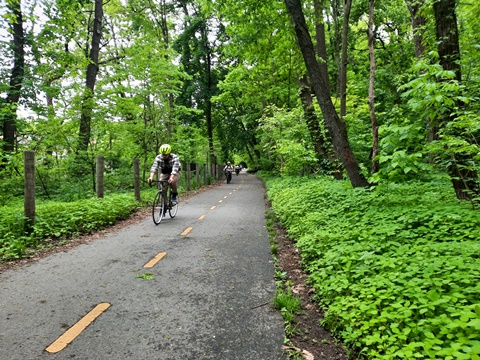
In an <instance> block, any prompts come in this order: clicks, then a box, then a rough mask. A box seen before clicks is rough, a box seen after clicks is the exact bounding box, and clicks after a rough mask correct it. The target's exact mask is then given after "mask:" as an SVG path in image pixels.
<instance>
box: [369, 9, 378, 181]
mask: <svg viewBox="0 0 480 360" xmlns="http://www.w3.org/2000/svg"><path fill="white" fill-rule="evenodd" d="M374 10H375V0H370V1H369V9H368V49H369V52H370V83H369V86H368V107H369V109H370V121H371V123H372V140H373V144H372V174H375V173H376V172H378V161H377V160H375V157H376V156H377V155H378V123H377V116H376V115H375V70H376V67H377V65H376V61H375V46H374V45H375V30H374V20H373V15H374Z"/></svg>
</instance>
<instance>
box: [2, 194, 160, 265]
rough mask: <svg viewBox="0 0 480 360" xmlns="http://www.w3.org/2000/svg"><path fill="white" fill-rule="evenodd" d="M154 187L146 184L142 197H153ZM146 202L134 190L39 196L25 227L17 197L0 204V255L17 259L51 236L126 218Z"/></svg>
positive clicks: (86, 230)
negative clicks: (68, 196)
mask: <svg viewBox="0 0 480 360" xmlns="http://www.w3.org/2000/svg"><path fill="white" fill-rule="evenodd" d="M155 191H156V189H155V188H146V189H144V190H143V191H142V193H141V198H142V199H145V200H146V201H148V199H153V196H154V194H155ZM144 205H145V203H143V202H138V201H136V200H135V198H134V195H133V193H118V194H108V195H106V196H105V197H104V198H97V197H94V196H91V197H89V198H86V199H81V200H75V201H65V200H64V201H62V200H60V199H55V200H45V199H43V200H39V201H38V202H37V204H36V219H35V226H34V227H33V231H32V232H31V233H29V234H27V233H25V231H24V216H23V212H24V209H23V201H21V199H18V200H17V201H16V202H14V201H11V202H10V203H9V204H8V205H5V206H2V207H0V219H1V220H0V259H1V260H3V261H5V260H12V259H19V258H22V257H24V256H26V255H28V252H29V251H33V250H34V249H36V248H39V247H45V246H49V243H50V241H51V240H58V239H63V240H65V241H68V239H71V238H73V237H74V236H78V235H83V234H89V233H91V232H93V231H97V230H100V229H103V228H105V227H107V226H109V225H112V224H114V223H115V222H117V221H118V220H121V219H124V218H126V217H127V216H128V215H130V214H131V213H132V212H134V211H135V210H136V209H138V208H139V207H141V206H144Z"/></svg>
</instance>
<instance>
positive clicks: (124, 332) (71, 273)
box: [0, 173, 286, 360]
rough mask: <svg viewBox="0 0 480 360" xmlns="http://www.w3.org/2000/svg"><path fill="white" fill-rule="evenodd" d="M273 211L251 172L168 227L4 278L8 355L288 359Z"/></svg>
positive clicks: (3, 332)
mask: <svg viewBox="0 0 480 360" xmlns="http://www.w3.org/2000/svg"><path fill="white" fill-rule="evenodd" d="M180 200H181V199H180ZM264 212H265V207H264V200H263V190H262V186H261V183H260V181H259V180H258V179H257V178H256V177H255V176H253V175H249V174H244V173H242V174H240V175H239V176H235V175H234V176H233V180H232V183H231V184H228V185H227V184H222V185H221V186H219V187H216V188H213V189H211V190H208V191H206V192H203V193H201V194H199V195H196V196H194V197H192V198H191V199H189V200H187V201H183V202H182V201H180V205H179V210H178V214H177V217H176V218H174V219H170V218H166V219H165V220H163V221H162V222H161V224H160V225H158V226H155V225H154V224H153V222H152V219H151V217H148V218H146V219H145V220H144V221H142V222H140V223H139V224H136V225H131V226H128V227H126V228H123V229H121V230H119V231H117V232H115V233H111V234H109V235H108V236H107V237H105V238H103V239H99V240H95V241H92V242H90V243H88V244H84V245H80V246H78V247H76V248H74V249H72V250H70V251H68V252H67V253H60V254H55V255H52V256H49V257H47V258H44V259H42V260H40V261H38V262H36V263H33V264H31V265H28V266H24V267H22V268H20V269H17V270H9V271H6V272H4V273H2V274H0V360H17V359H18V360H27V359H32V360H37V359H55V360H58V359H75V360H84V359H85V360H97V359H98V360H107V359H115V360H124V359H135V360H137V359H145V360H148V359H152V360H153V359H155V360H163V359H169V360H170V359H171V360H175V359H182V360H185V359H192V360H196V359H215V360H236V359H238V360H250V359H251V360H269V359H285V358H286V357H283V356H282V353H281V349H280V348H281V346H282V343H283V338H284V330H283V320H282V318H281V315H280V314H279V313H278V312H277V311H274V310H273V309H272V298H273V296H274V293H275V284H274V278H273V275H274V274H273V264H272V258H271V254H270V245H269V242H268V233H267V231H266V229H265V217H264ZM185 230H189V232H188V233H186V231H185ZM182 233H183V235H182ZM161 253H165V254H161ZM159 254H160V255H159ZM157 255H159V257H160V256H161V255H164V257H163V258H161V259H160V260H159V261H158V262H157V263H155V264H154V265H153V267H151V268H145V267H144V266H145V265H146V264H148V263H149V262H150V261H151V260H152V259H154V258H155V257H156V256H157ZM148 278H151V279H150V280H148ZM92 309H93V310H94V311H93V312H91V310H92ZM88 324H89V325H88ZM82 326H83V327H82ZM67 336H70V338H67ZM66 343H68V345H67V346H65V344H66ZM46 349H48V350H49V351H47V350H46Z"/></svg>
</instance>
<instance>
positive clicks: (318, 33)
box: [313, 0, 330, 96]
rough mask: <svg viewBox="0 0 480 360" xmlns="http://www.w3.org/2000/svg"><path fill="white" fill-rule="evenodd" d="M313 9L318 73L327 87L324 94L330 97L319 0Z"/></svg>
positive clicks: (314, 3)
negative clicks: (319, 72)
mask: <svg viewBox="0 0 480 360" xmlns="http://www.w3.org/2000/svg"><path fill="white" fill-rule="evenodd" d="M313 6H314V9H315V40H316V42H317V47H316V51H317V55H318V57H319V59H320V71H321V72H322V76H323V80H324V81H325V84H326V85H327V87H326V88H325V92H328V96H330V84H329V83H330V81H329V79H328V62H327V45H326V41H325V23H324V20H323V6H324V5H323V2H322V1H319V0H314V1H313Z"/></svg>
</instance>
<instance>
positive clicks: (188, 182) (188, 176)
mask: <svg viewBox="0 0 480 360" xmlns="http://www.w3.org/2000/svg"><path fill="white" fill-rule="evenodd" d="M190 166H191V165H190V163H189V162H186V166H185V168H186V170H187V171H186V172H187V174H186V175H187V191H190V190H191V188H192V187H191V183H190V182H191V179H192V172H191V171H190Z"/></svg>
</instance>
